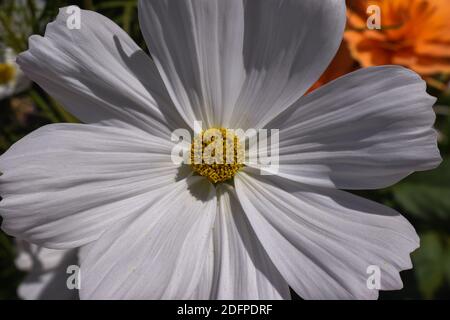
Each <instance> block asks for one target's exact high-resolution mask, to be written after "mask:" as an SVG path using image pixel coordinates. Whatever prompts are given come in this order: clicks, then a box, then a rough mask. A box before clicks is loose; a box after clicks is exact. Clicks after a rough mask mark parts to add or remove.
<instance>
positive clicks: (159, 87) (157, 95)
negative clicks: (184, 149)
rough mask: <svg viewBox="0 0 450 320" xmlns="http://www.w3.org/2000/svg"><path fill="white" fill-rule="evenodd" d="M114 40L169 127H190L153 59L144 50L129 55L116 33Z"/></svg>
mask: <svg viewBox="0 0 450 320" xmlns="http://www.w3.org/2000/svg"><path fill="white" fill-rule="evenodd" d="M114 42H115V45H116V47H117V51H118V52H119V54H120V56H121V58H122V60H123V62H124V63H125V65H126V66H127V67H128V68H129V70H130V71H131V72H132V73H133V74H134V75H135V76H136V78H137V79H138V80H139V81H140V82H141V84H142V85H143V86H144V88H145V89H146V90H147V91H148V92H149V93H150V94H151V96H152V97H153V99H155V102H156V104H157V106H158V107H159V110H160V112H161V113H162V115H163V117H164V119H165V120H166V123H167V125H168V127H169V128H171V129H178V128H189V125H188V124H186V122H185V121H184V120H183V119H182V118H181V116H180V114H179V112H178V111H177V109H176V108H175V106H174V104H173V102H172V99H171V98H170V96H169V94H168V92H167V89H166V87H165V85H164V82H163V80H162V78H161V76H160V74H159V72H158V70H157V69H156V66H155V64H154V62H153V60H152V59H151V58H150V57H149V56H148V55H147V54H146V53H145V52H144V51H143V50H139V51H136V52H135V53H133V54H132V55H131V56H128V55H127V54H126V52H125V50H124V49H123V46H122V44H121V42H120V40H119V38H118V37H117V36H116V35H115V36H114ZM145 60H148V61H147V63H145V64H143V63H142V62H143V61H145ZM142 65H145V66H152V68H149V69H147V68H142Z"/></svg>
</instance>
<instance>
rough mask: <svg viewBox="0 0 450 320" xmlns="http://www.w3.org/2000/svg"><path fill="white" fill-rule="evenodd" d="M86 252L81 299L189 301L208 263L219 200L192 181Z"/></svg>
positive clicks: (207, 187)
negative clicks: (209, 247)
mask: <svg viewBox="0 0 450 320" xmlns="http://www.w3.org/2000/svg"><path fill="white" fill-rule="evenodd" d="M165 190H166V193H165V195H164V196H161V197H160V198H159V201H156V202H155V203H154V205H153V206H152V207H150V208H149V209H148V210H147V211H146V212H144V213H142V214H141V215H139V216H138V217H136V218H134V219H126V221H123V223H119V224H117V225H116V226H115V227H114V228H111V229H110V230H109V231H107V232H106V233H105V234H104V235H103V236H102V237H101V238H100V239H99V240H98V241H96V242H95V243H93V244H90V245H88V246H87V248H83V249H82V251H81V255H80V257H81V270H82V274H83V280H82V284H81V290H80V297H81V298H82V299H187V298H189V297H191V296H192V295H193V294H194V290H195V289H196V287H197V286H198V283H199V280H200V277H201V272H202V270H203V267H204V265H205V262H206V257H207V253H208V252H207V250H208V245H209V243H210V242H209V240H210V235H211V231H212V227H213V224H214V218H215V216H216V209H217V202H216V194H215V189H214V187H213V186H212V185H211V184H210V183H209V182H207V180H206V179H204V178H199V177H190V178H188V179H187V180H183V181H180V182H178V183H177V184H175V185H173V186H170V187H169V188H165Z"/></svg>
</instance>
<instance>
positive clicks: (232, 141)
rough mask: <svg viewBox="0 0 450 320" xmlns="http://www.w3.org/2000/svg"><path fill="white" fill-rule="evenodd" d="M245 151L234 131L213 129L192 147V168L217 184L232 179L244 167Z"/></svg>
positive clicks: (198, 139) (197, 139) (201, 135)
mask: <svg viewBox="0 0 450 320" xmlns="http://www.w3.org/2000/svg"><path fill="white" fill-rule="evenodd" d="M243 155H244V150H243V147H242V145H241V144H240V142H239V139H238V137H237V136H236V135H235V133H234V132H233V130H227V129H224V128H211V129H208V130H206V131H202V132H201V133H200V134H198V135H197V136H196V137H195V138H194V141H193V143H192V145H191V168H192V170H193V171H194V172H196V173H197V174H199V175H201V176H203V177H206V178H207V179H208V180H209V181H211V182H212V183H214V184H216V183H219V182H224V181H227V180H230V179H232V178H233V177H234V176H235V175H236V173H237V172H238V171H239V170H241V169H242V168H243V167H244V164H243V163H244V159H243Z"/></svg>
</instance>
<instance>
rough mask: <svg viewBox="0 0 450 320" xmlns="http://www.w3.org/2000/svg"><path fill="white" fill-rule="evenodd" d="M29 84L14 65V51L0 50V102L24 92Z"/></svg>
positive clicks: (15, 64) (8, 49)
mask: <svg viewBox="0 0 450 320" xmlns="http://www.w3.org/2000/svg"><path fill="white" fill-rule="evenodd" d="M30 84H31V83H30V80H28V78H27V77H26V76H25V75H24V74H23V72H22V70H20V68H19V66H18V65H17V63H16V54H15V53H14V50H13V49H11V48H5V49H1V48H0V100H2V99H4V98H8V97H10V96H12V95H14V94H17V93H20V92H22V91H24V90H26V89H27V88H28V87H29V86H30Z"/></svg>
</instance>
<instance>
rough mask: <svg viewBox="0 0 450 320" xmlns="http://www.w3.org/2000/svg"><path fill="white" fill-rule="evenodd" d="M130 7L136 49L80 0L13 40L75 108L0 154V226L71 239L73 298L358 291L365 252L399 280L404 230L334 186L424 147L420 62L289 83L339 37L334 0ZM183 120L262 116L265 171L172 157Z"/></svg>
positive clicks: (422, 159) (377, 183)
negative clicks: (197, 171) (270, 144)
mask: <svg viewBox="0 0 450 320" xmlns="http://www.w3.org/2000/svg"><path fill="white" fill-rule="evenodd" d="M139 15H140V24H141V29H142V31H143V34H144V37H145V38H146V41H147V43H148V46H149V48H150V52H151V54H152V57H153V58H154V60H152V59H150V58H149V57H148V56H147V55H146V54H145V53H144V52H143V51H142V50H141V49H140V48H139V47H138V46H137V45H136V44H135V43H134V42H133V40H132V39H131V38H130V37H129V36H128V35H127V34H126V33H125V32H124V31H123V30H121V29H120V28H119V27H118V26H117V25H116V24H115V23H113V22H112V21H110V20H109V19H107V18H105V17H103V16H101V15H99V14H97V13H94V12H90V11H82V16H81V21H82V25H81V30H69V29H68V28H67V24H66V22H67V19H68V15H67V13H66V10H65V9H62V10H61V11H60V14H59V16H58V18H57V19H56V21H55V22H53V23H51V24H49V25H48V26H47V30H46V34H45V36H44V37H39V36H33V37H31V38H30V46H29V47H30V49H29V51H27V52H25V53H23V54H21V55H20V58H19V64H20V66H21V67H22V69H23V70H24V72H25V73H26V74H27V75H28V76H29V77H30V78H31V79H32V80H34V81H35V82H36V83H38V84H39V85H41V86H42V87H43V88H44V89H45V90H47V91H48V92H49V93H50V94H52V95H53V96H54V97H55V98H57V99H58V100H60V102H62V103H63V104H64V105H65V106H66V107H67V109H68V110H69V111H70V112H72V113H73V114H74V115H75V116H77V117H78V118H79V119H80V120H82V121H83V122H86V123H87V124H56V125H50V126H46V127H44V128H41V129H39V130H37V131H36V132H34V133H32V134H31V135H29V136H27V137H26V138H24V139H23V140H21V141H20V142H18V143H17V144H15V145H14V146H12V147H11V149H10V150H9V151H7V152H6V153H5V154H4V155H2V156H1V157H0V171H2V172H3V175H2V176H1V177H0V194H1V196H2V197H3V200H2V201H1V202H0V213H1V214H2V216H3V225H2V228H3V230H5V231H6V232H7V233H9V234H11V235H13V236H18V237H20V238H23V239H26V240H27V241H30V242H33V243H36V244H38V245H42V246H45V247H49V248H54V249H70V248H76V247H81V249H80V263H81V270H82V274H83V277H82V283H81V289H80V297H81V298H82V299H139V298H141V299H173V298H178V299H187V298H199V299H239V298H241V299H286V298H289V297H290V292H289V286H290V287H291V288H292V289H293V290H295V291H296V292H297V293H298V294H299V295H300V296H301V297H303V298H307V299H318V298H321V299H326V298H330V299H352V298H353V299H355V298H356V299H374V298H377V296H378V290H372V289H370V288H368V286H367V279H368V277H369V276H370V275H368V274H367V270H368V267H369V266H379V268H380V271H381V284H380V286H381V289H382V290H395V289H399V288H401V287H402V281H401V278H400V275H399V271H401V270H404V269H408V268H411V260H410V257H409V254H410V252H412V251H413V250H415V249H416V248H417V247H418V245H419V238H418V236H417V234H416V232H415V230H414V228H413V227H412V226H411V224H410V223H409V222H408V221H407V220H406V219H405V218H403V217H402V216H401V215H400V214H399V213H398V212H396V211H394V210H392V209H390V208H388V207H385V206H383V205H379V204H376V203H373V202H371V201H368V200H365V199H362V198H360V197H357V196H355V195H352V194H350V193H347V192H344V191H340V190H338V189H353V190H358V189H375V188H384V187H387V186H389V185H391V184H393V183H396V182H397V181H399V180H401V179H402V178H404V177H405V176H407V175H409V174H410V173H412V172H414V171H420V170H428V169H431V168H434V167H436V166H437V165H438V164H439V163H440V161H441V158H440V155H439V151H438V149H437V146H436V133H435V131H434V130H433V128H432V126H433V122H434V119H435V116H434V113H433V110H432V105H433V103H434V102H435V99H434V98H432V97H430V96H429V95H428V94H427V93H426V91H425V88H426V86H425V83H424V82H423V81H422V80H421V79H420V77H418V76H417V75H416V74H415V73H413V72H411V71H409V70H407V69H404V68H401V67H395V66H387V67H375V68H369V69H364V70H360V71H357V72H354V73H351V74H349V75H346V76H344V77H342V78H340V79H338V80H336V81H334V82H331V83H330V84H328V85H325V86H323V87H321V88H319V89H317V90H315V91H314V92H313V93H311V94H308V95H306V96H304V94H305V92H306V91H307V90H308V89H309V88H310V87H311V86H312V84H313V83H314V82H315V81H316V80H317V79H318V78H319V77H320V75H321V73H322V72H323V71H324V70H325V69H326V67H327V65H328V64H329V63H330V61H331V59H332V58H333V56H334V54H335V53H336V51H337V49H338V47H339V44H340V43H341V40H342V35H343V31H344V27H345V1H342V0H321V1H317V0H303V1H298V0H286V1H282V2H280V1H279V0H247V1H244V0H209V1H201V0H151V1H149V0H145V1H140V2H139ZM196 120H201V121H202V122H203V124H204V125H206V126H207V128H233V129H236V128H241V129H243V130H247V129H249V128H255V129H260V128H268V129H272V128H274V129H280V144H279V148H280V150H279V151H280V166H279V172H278V173H277V174H276V175H273V176H261V175H259V170H257V169H258V168H257V167H252V166H251V165H249V164H247V165H246V166H245V167H244V168H242V169H241V170H240V171H239V172H237V173H236V172H233V174H235V176H234V179H232V180H229V181H225V182H221V183H217V184H212V183H210V182H209V180H208V179H205V178H204V177H200V176H196V175H194V174H193V172H192V171H191V170H190V168H189V167H187V166H182V165H181V166H180V165H176V164H174V163H172V161H171V151H172V149H173V147H174V142H172V141H171V140H170V137H171V133H172V132H173V130H175V129H178V128H186V129H188V130H191V129H192V126H193V124H194V122H195V121H196ZM219 168H222V169H223V167H219ZM209 169H211V170H215V169H214V168H213V167H211V168H209Z"/></svg>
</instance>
